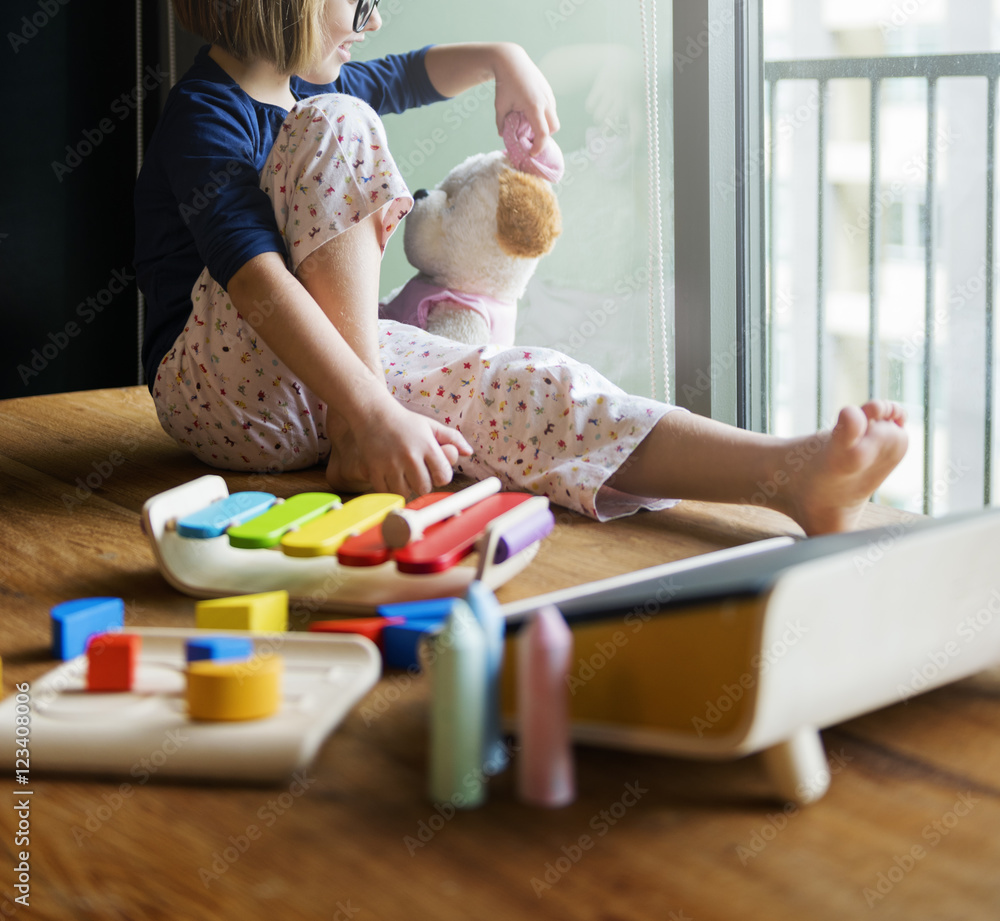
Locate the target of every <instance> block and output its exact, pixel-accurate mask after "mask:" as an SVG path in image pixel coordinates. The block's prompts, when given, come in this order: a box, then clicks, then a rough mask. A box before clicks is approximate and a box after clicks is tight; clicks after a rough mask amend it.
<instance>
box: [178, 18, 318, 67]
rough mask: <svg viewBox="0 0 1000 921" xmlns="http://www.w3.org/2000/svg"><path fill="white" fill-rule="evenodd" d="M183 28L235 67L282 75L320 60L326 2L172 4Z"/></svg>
mask: <svg viewBox="0 0 1000 921" xmlns="http://www.w3.org/2000/svg"><path fill="white" fill-rule="evenodd" d="M173 4H174V13H175V14H176V16H177V21H178V22H179V23H180V25H181V27H182V28H184V29H187V30H188V32H193V33H194V34H195V35H198V36H200V37H201V38H203V39H205V41H207V42H211V43H212V44H215V45H218V46H219V47H220V48H223V49H224V50H226V51H228V52H229V53H230V54H231V55H232V56H233V57H234V58H236V59H237V60H239V61H243V62H249V61H266V62H268V63H269V64H272V65H273V66H274V67H275V68H277V70H278V72H279V73H282V74H295V73H298V72H299V71H304V70H307V69H308V68H309V65H310V64H312V63H313V62H314V61H315V60H316V59H317V58H318V57H319V55H320V53H321V49H322V44H323V34H324V28H325V26H324V17H323V11H324V9H325V7H326V4H327V0H173Z"/></svg>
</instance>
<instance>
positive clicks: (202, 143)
mask: <svg viewBox="0 0 1000 921" xmlns="http://www.w3.org/2000/svg"><path fill="white" fill-rule="evenodd" d="M167 118H168V120H167V123H166V124H164V125H162V126H161V127H160V128H158V130H159V131H161V133H162V134H163V135H165V136H166V137H169V141H168V142H167V143H166V144H164V145H163V146H162V147H161V149H160V154H159V155H160V157H161V159H162V160H163V161H164V167H165V173H166V175H167V176H168V177H169V182H170V189H171V192H172V194H173V196H174V199H175V200H176V203H177V209H178V213H179V216H180V219H181V221H182V223H183V224H184V225H185V226H186V227H187V229H188V230H189V231H190V233H191V235H192V238H193V239H194V243H195V247H196V248H197V250H198V254H199V256H200V257H201V259H202V261H203V263H204V264H205V265H206V266H207V267H208V270H209V272H210V273H211V275H212V277H213V278H214V279H215V280H216V281H218V282H219V283H220V284H221V285H223V287H225V286H227V285H228V283H229V280H230V279H231V278H232V276H233V275H234V274H235V273H236V272H237V271H238V270H239V269H240V268H241V267H242V266H243V265H244V264H245V263H246V262H248V261H249V260H250V259H252V258H253V257H254V256H256V255H259V254H260V253H263V252H280V253H282V254H283V253H284V247H283V244H282V241H281V236H280V234H279V233H278V229H277V227H276V226H275V223H274V213H273V210H272V208H271V203H270V201H269V199H268V197H267V195H265V194H264V192H263V191H262V190H261V188H260V175H259V173H258V169H257V166H256V162H257V161H256V148H257V147H258V146H259V144H260V126H259V125H258V123H257V119H256V116H255V115H254V114H253V113H252V112H251V111H249V110H248V109H247V108H246V107H245V106H244V105H242V104H241V102H240V100H239V99H238V98H235V96H229V95H225V96H222V97H221V98H220V96H219V94H218V93H212V94H207V93H205V94H203V93H199V92H197V91H196V90H193V91H192V92H190V93H189V94H188V96H187V98H186V99H185V101H184V105H183V106H177V107H174V109H173V110H172V111H171V112H170V114H169V115H168V117H167Z"/></svg>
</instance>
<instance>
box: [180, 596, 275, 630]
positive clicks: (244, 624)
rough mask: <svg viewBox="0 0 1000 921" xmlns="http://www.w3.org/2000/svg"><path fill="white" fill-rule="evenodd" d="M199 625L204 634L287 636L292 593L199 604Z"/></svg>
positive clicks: (196, 606)
mask: <svg viewBox="0 0 1000 921" xmlns="http://www.w3.org/2000/svg"><path fill="white" fill-rule="evenodd" d="M195 623H196V624H197V626H198V628H199V629H200V630H257V631H265V632H268V633H283V632H284V631H285V630H287V629H288V592H286V591H277V592H261V593H260V594H257V595H237V596H235V597H233V598H212V599H211V600H209V601H199V602H198V603H197V604H196V605H195Z"/></svg>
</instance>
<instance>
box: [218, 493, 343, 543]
mask: <svg viewBox="0 0 1000 921" xmlns="http://www.w3.org/2000/svg"><path fill="white" fill-rule="evenodd" d="M339 504H340V497H339V496H335V495H334V494H333V493H329V492H302V493H299V494H298V495H297V496H291V497H290V498H288V499H286V500H285V501H284V502H282V503H281V504H280V505H274V506H272V507H271V508H269V509H268V510H267V511H266V512H264V514H263V515H260V516H258V517H257V518H253V519H251V520H250V521H247V522H244V523H243V524H240V525H237V526H236V527H235V528H230V529H229V543H230V544H231V545H232V546H233V547H240V548H241V549H244V550H256V549H259V548H261V547H274V546H275V545H276V544H277V543H278V542H279V541H280V540H281V538H282V537H283V536H284V534H285V533H286V532H287V531H290V530H291V529H292V528H300V527H302V525H304V524H306V523H307V522H310V521H312V520H313V519H314V518H318V517H319V516H320V515H322V514H323V513H324V512H327V511H329V510H330V509H331V508H333V507H334V506H335V505H339Z"/></svg>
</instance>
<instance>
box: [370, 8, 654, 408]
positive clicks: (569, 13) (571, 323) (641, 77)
mask: <svg viewBox="0 0 1000 921" xmlns="http://www.w3.org/2000/svg"><path fill="white" fill-rule="evenodd" d="M646 7H647V16H650V15H651V10H650V9H649V8H651V7H654V3H653V0H646ZM379 10H380V11H381V12H382V16H383V20H384V26H383V28H382V30H381V31H380V32H378V33H375V34H374V35H369V36H367V38H366V41H365V43H364V45H363V46H361V47H359V46H357V45H356V46H355V57H356V58H360V57H375V56H380V55H382V54H385V53H387V52H390V51H401V50H406V49H410V48H414V47H420V46H422V45H425V44H431V43H444V42H450V41H495V40H501V39H503V40H510V41H515V42H517V43H519V44H521V45H522V46H524V48H525V49H526V50H527V51H528V53H529V54H530V55H531V57H532V58H533V60H534V61H535V62H536V63H537V64H538V65H539V66H540V68H541V69H542V71H543V73H544V74H545V75H546V77H547V79H548V80H549V82H550V83H551V84H552V87H553V89H554V91H555V93H556V98H557V101H558V112H559V118H560V122H561V125H562V127H561V130H560V131H559V132H558V134H557V135H556V140H557V141H558V143H559V145H560V147H561V148H562V151H563V154H564V157H565V159H566V175H565V178H564V179H563V181H562V182H561V183H560V184H559V186H558V187H557V193H558V197H559V203H560V207H561V210H562V215H563V232H562V235H561V237H560V239H559V241H558V242H557V243H556V246H555V249H554V250H553V251H552V252H551V253H550V254H548V255H547V256H544V257H543V258H542V259H541V261H540V263H539V266H538V269H537V271H536V273H535V275H534V277H533V279H532V281H531V283H530V285H529V287H528V290H527V292H526V294H525V296H524V297H523V298H522V299H521V301H520V302H519V303H520V311H519V319H518V327H517V342H518V343H524V344H531V345H549V346H553V347H557V348H560V349H562V350H563V351H566V352H568V353H569V354H570V355H572V356H573V357H575V358H578V359H580V360H583V361H586V362H587V363H589V364H592V365H594V366H595V367H597V368H598V369H599V370H600V371H602V372H603V373H604V374H606V375H607V376H608V377H610V378H611V379H612V380H613V381H615V382H616V383H618V384H620V385H621V386H623V387H625V388H626V389H628V390H630V391H633V392H638V393H644V394H648V393H649V392H650V390H651V371H650V358H649V352H650V343H651V341H652V342H653V343H654V345H655V346H658V345H659V343H660V341H661V339H662V335H661V329H660V326H659V318H658V317H657V320H656V322H655V323H654V326H653V329H652V331H651V329H650V290H649V272H648V265H649V240H650V207H651V201H652V200H653V196H652V195H651V189H652V188H653V184H654V183H653V180H652V178H651V174H650V168H649V157H648V143H647V131H646V126H647V121H648V118H647V109H646V101H645V100H646V83H645V73H644V68H643V60H644V56H643V30H642V21H641V17H640V12H639V3H637V2H627V3H619V2H611V0H586V2H584V0H541V2H539V0H508V2H505V3H502V4H476V5H473V6H469V5H466V6H464V7H463V6H456V5H455V4H454V3H451V2H443V0H425V2H423V3H419V4H416V3H408V2H405V0H381V3H380V5H379ZM458 11H462V12H464V14H465V15H459V16H456V15H455V13H456V12H458ZM469 13H471V14H472V15H468V14H469ZM655 13H656V17H657V23H658V37H659V62H660V67H659V70H660V77H659V86H658V96H659V100H660V106H661V109H660V113H659V125H660V130H661V134H660V152H661V173H660V176H661V183H662V194H661V205H662V215H663V225H662V226H663V240H664V251H665V253H666V254H668V256H669V254H671V253H672V251H673V247H672V242H671V241H672V233H671V226H670V215H671V191H670V190H671V181H670V180H671V177H672V168H671V165H670V151H671V143H670V124H671V123H670V118H669V110H668V105H669V98H670V73H671V55H670V48H671V43H670V20H671V11H670V4H669V3H663V2H661V3H659V4H657V5H655ZM386 126H387V130H388V133H389V140H390V143H391V146H392V150H393V153H394V156H395V158H396V161H397V163H398V164H399V166H400V169H401V171H402V172H403V175H404V176H405V178H406V180H407V182H408V183H409V185H410V188H411V189H418V188H421V187H425V188H430V187H433V186H434V185H436V184H437V183H438V182H439V181H440V180H441V179H442V178H443V177H444V176H445V175H446V174H447V173H448V171H449V170H451V169H452V168H453V167H454V166H456V165H457V164H458V163H460V162H461V161H462V160H463V159H464V158H465V157H467V156H469V155H471V154H475V153H480V152H485V151H490V150H495V149H497V148H499V147H500V146H502V141H501V140H500V138H498V136H497V132H496V127H495V114H494V107H493V86H492V84H487V85H484V86H482V87H479V88H477V89H474V90H472V91H470V92H468V93H466V94H464V95H463V96H460V97H457V98H456V99H454V100H449V101H447V102H444V103H440V104H438V105H434V106H428V107H426V108H423V109H420V110H416V111H413V112H407V113H405V114H404V115H401V116H388V117H387V118H386ZM460 256H461V254H456V258H460ZM413 274H414V269H413V267H412V266H410V265H409V263H408V262H407V260H406V257H405V255H404V252H403V246H402V235H399V236H398V237H397V238H396V239H394V240H393V241H392V242H391V243H390V245H389V247H388V249H387V251H386V257H385V261H384V264H383V284H382V296H383V297H384V296H386V295H387V294H388V293H389V292H390V291H391V290H392V289H394V288H396V287H398V286H400V285H402V284H403V283H405V282H406V281H407V279H409V278H410V277H411V276H412V275H413ZM666 274H667V277H666V289H667V291H668V294H669V291H670V288H671V284H672V271H671V268H670V266H669V264H668V265H667V267H666ZM654 287H656V288H658V287H659V286H658V285H655V286H654ZM668 308H669V304H668ZM657 313H658V307H657ZM671 326H672V323H671V321H670V316H669V311H668V317H667V328H668V331H669V329H670V327H671ZM658 381H659V384H658V389H659V390H660V391H661V392H660V393H658V394H657V395H658V396H662V386H663V385H662V369H658Z"/></svg>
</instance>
